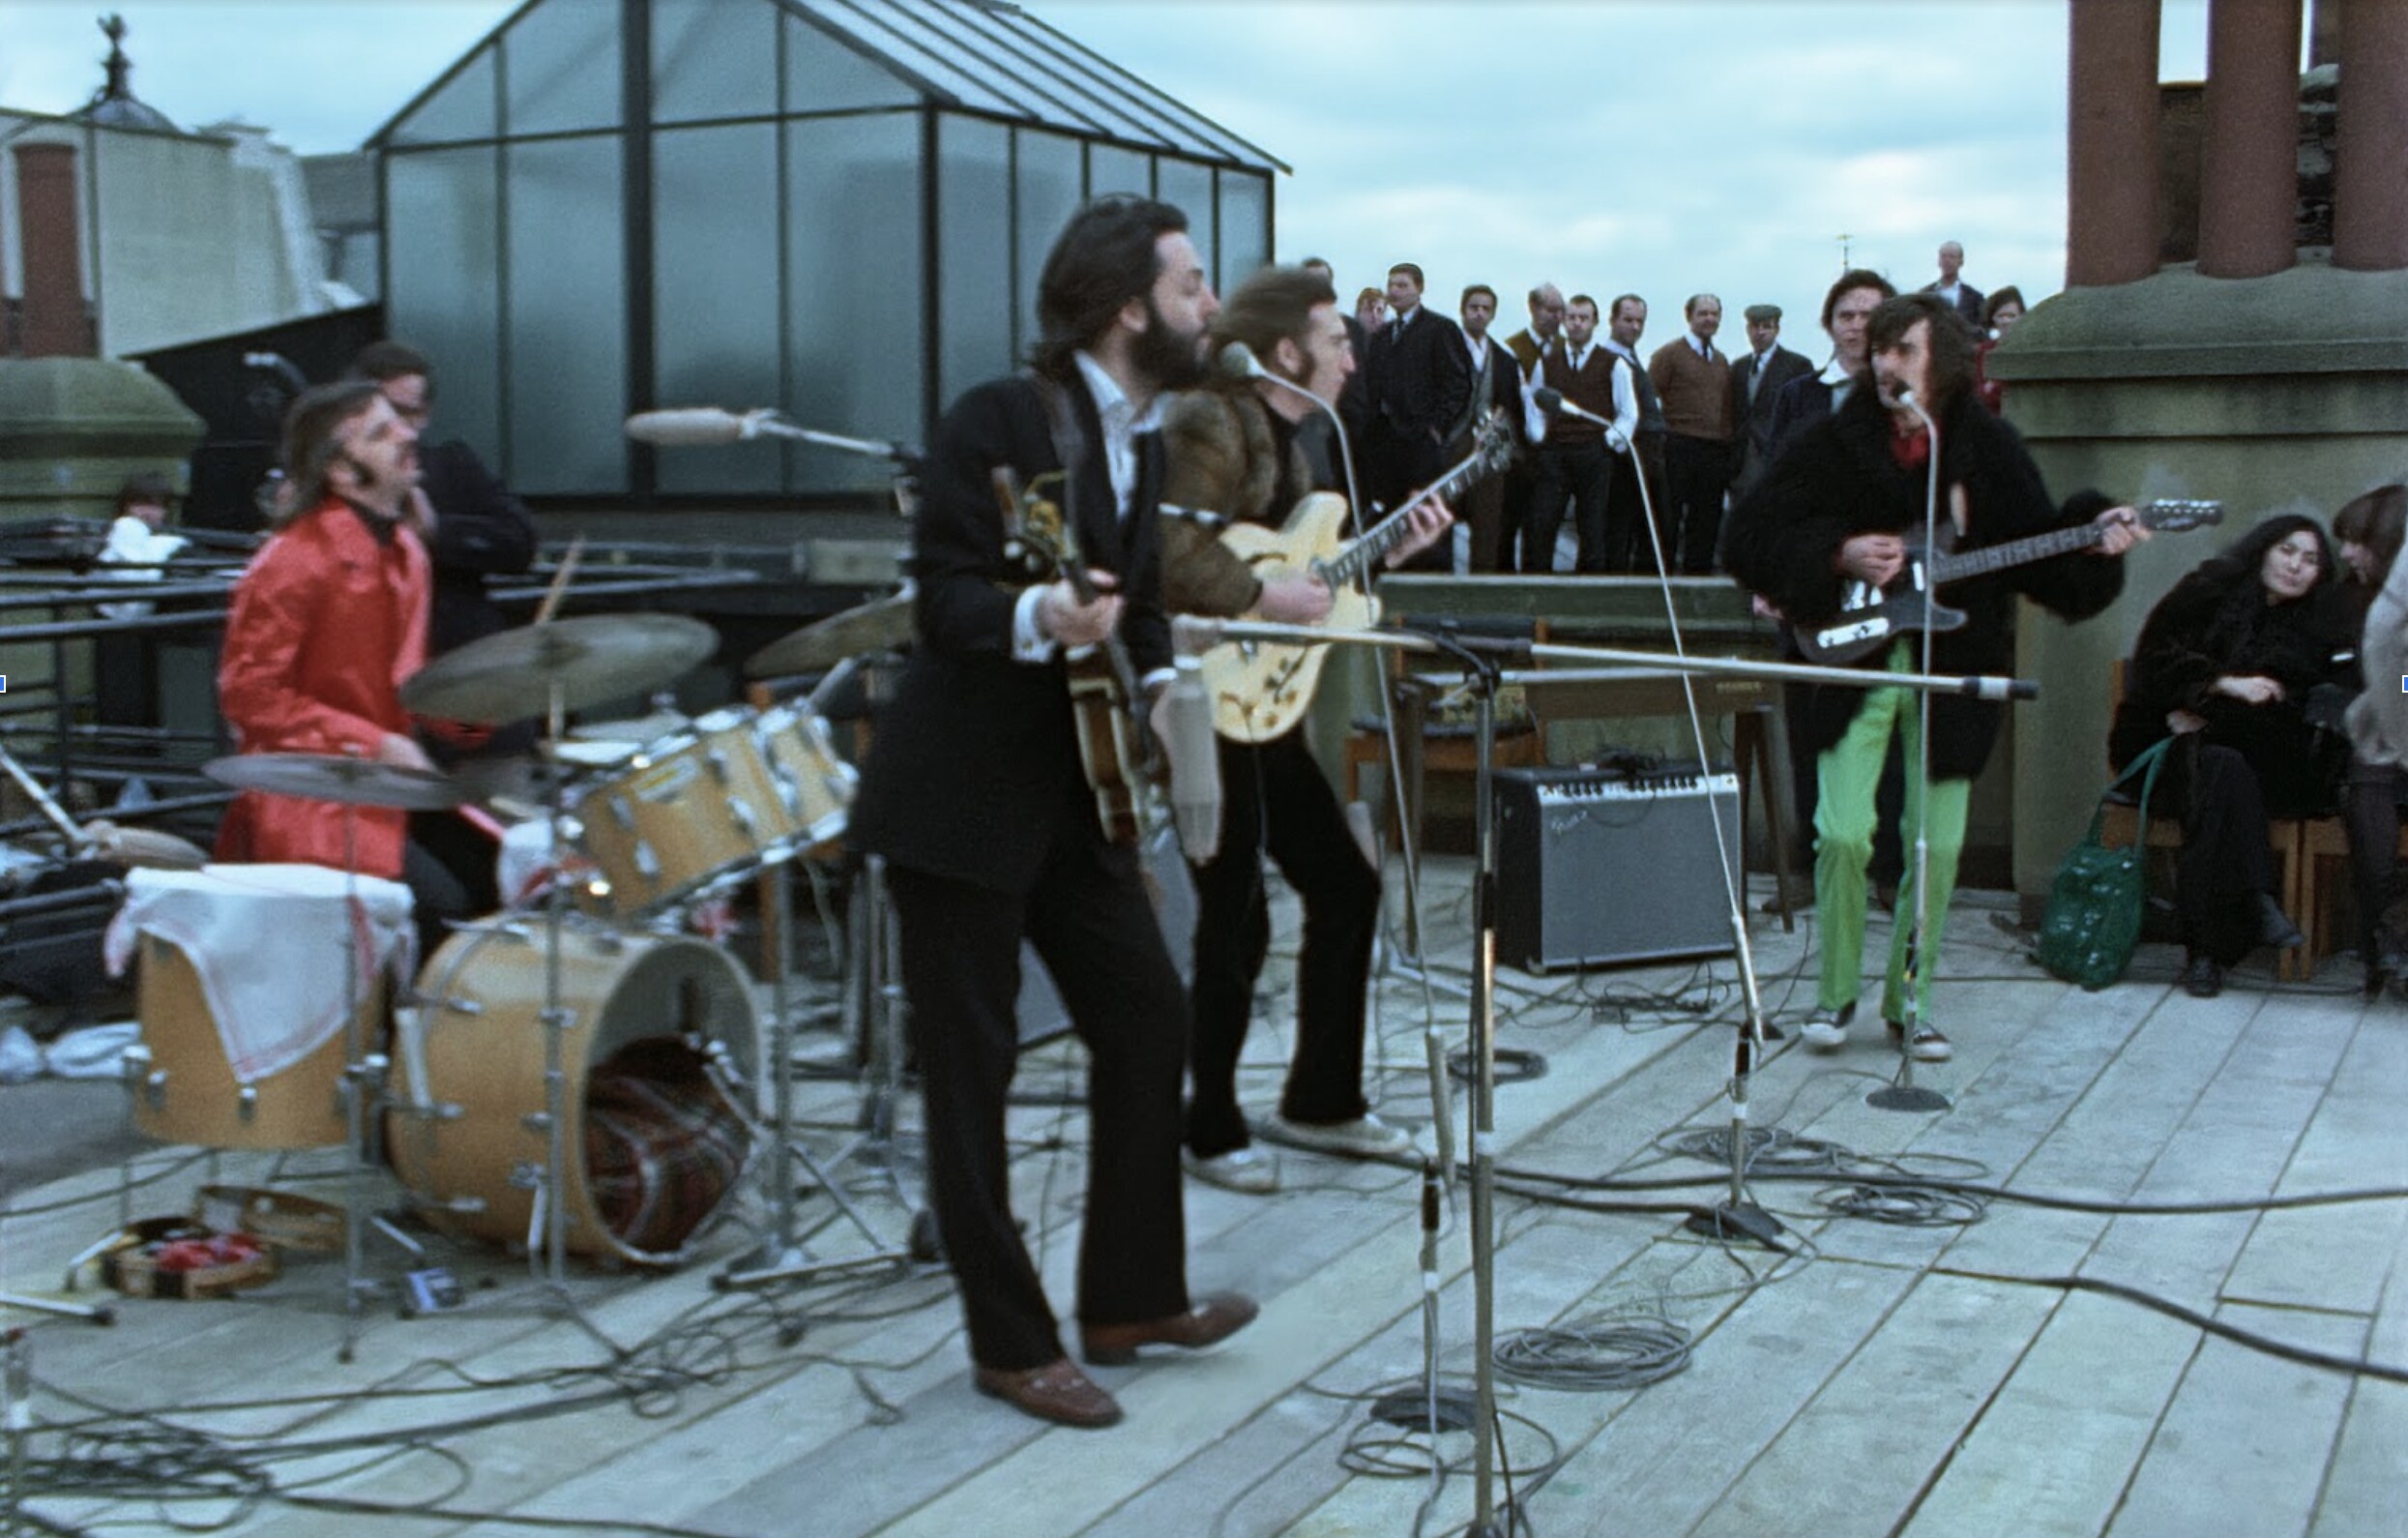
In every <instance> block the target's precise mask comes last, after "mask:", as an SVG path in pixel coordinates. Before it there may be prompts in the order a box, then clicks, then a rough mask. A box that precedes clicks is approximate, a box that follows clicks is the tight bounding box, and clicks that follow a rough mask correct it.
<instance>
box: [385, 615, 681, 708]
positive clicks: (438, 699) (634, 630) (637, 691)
mask: <svg viewBox="0 0 2408 1538" xmlns="http://www.w3.org/2000/svg"><path fill="white" fill-rule="evenodd" d="M718 649H719V633H718V632H717V631H715V630H713V629H712V628H711V627H710V626H708V625H705V624H704V623H703V622H702V621H700V620H698V619H689V618H688V617H686V616H685V615H683V614H580V615H578V616H577V617H576V618H574V619H556V620H553V621H551V622H549V623H548V624H543V625H525V626H521V627H520V628H518V629H517V630H506V631H503V632H501V633H500V634H498V635H493V636H485V637H483V638H481V639H478V640H473V641H470V642H469V643H468V644H467V645H465V646H462V647H460V648H459V649H458V650H457V651H454V652H447V653H445V654H444V655H443V656H441V657H438V658H436V659H435V660H434V661H433V662H431V663H428V664H427V665H426V666H424V667H422V668H420V669H419V670H418V671H417V672H415V673H413V674H411V675H410V677H409V679H408V680H407V681H406V682H405V683H403V684H402V686H401V703H402V704H404V705H406V706H408V707H409V708H410V709H411V710H414V711H416V712H417V713H418V714H420V715H422V716H432V717H435V718H437V719H439V720H443V721H461V722H469V723H472V724H474V725H486V726H495V725H502V724H503V723H505V722H513V721H527V720H531V719H533V718H534V717H537V716H541V715H543V714H544V713H545V712H546V710H547V709H548V708H549V706H550V700H551V691H552V688H553V686H555V685H557V686H558V688H559V691H560V706H561V708H562V709H563V710H582V709H584V708H586V707H587V706H589V705H599V704H601V703H602V701H604V700H608V699H619V698H622V697H624V696H626V695H641V694H646V693H648V692H650V691H652V690H655V689H658V688H660V687H661V685H663V684H666V683H669V682H671V681H673V680H675V679H676V678H677V677H678V676H679V675H681V674H683V673H685V672H686V671H687V670H688V669H690V668H691V667H693V666H695V665H697V664H699V663H700V662H702V660H703V659H704V658H706V657H709V656H710V655H711V654H712V653H713V652H714V651H717V650H718Z"/></svg>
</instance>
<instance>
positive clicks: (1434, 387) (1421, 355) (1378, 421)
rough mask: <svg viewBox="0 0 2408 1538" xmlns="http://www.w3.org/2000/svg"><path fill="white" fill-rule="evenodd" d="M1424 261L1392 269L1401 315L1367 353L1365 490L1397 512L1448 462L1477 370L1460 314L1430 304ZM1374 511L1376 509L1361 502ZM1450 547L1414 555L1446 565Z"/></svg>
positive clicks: (1358, 431) (1361, 431) (1362, 449)
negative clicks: (1451, 315)
mask: <svg viewBox="0 0 2408 1538" xmlns="http://www.w3.org/2000/svg"><path fill="white" fill-rule="evenodd" d="M1422 287H1423V279H1422V269H1421V268H1419V267H1417V266H1415V265H1414V264H1413V263H1411V262H1398V263H1397V264H1396V265H1395V266H1394V267H1392V268H1390V269H1389V270H1388V303H1389V308H1390V309H1392V310H1394V311H1395V319H1393V320H1391V321H1390V322H1389V323H1388V324H1387V325H1385V326H1383V327H1381V328H1380V329H1379V330H1378V331H1376V332H1373V333H1372V334H1371V341H1370V345H1369V346H1368V347H1367V348H1366V352H1365V358H1364V388H1363V397H1362V400H1361V404H1360V406H1359V407H1358V409H1359V410H1360V411H1361V412H1362V413H1363V418H1362V420H1360V421H1359V422H1355V423H1350V424H1349V427H1351V428H1352V429H1354V430H1355V443H1356V451H1357V453H1358V454H1359V455H1360V456H1361V460H1360V464H1359V468H1360V470H1361V472H1362V476H1363V494H1364V495H1365V496H1366V497H1368V498H1370V499H1371V500H1372V501H1374V502H1376V503H1378V504H1379V505H1380V506H1381V507H1383V508H1385V509H1387V510H1389V511H1390V512H1394V511H1395V509H1397V508H1400V507H1402V506H1403V505H1404V503H1405V499H1406V498H1407V497H1409V496H1411V495H1412V494H1413V493H1414V492H1415V491H1417V490H1419V489H1421V488H1424V487H1425V486H1427V485H1429V484H1430V483H1431V482H1433V481H1435V480H1437V479H1438V476H1439V473H1440V472H1441V471H1442V470H1444V469H1445V467H1446V447H1447V437H1448V435H1449V434H1450V433H1452V432H1453V431H1454V428H1455V424H1456V423H1458V422H1460V421H1461V420H1462V419H1463V407H1464V405H1465V403H1466V402H1467V401H1469V400H1470V399H1471V393H1472V374H1471V369H1470V366H1469V364H1468V362H1467V357H1468V355H1467V353H1466V352H1465V349H1464V346H1463V340H1462V338H1461V337H1459V336H1457V335H1456V333H1455V326H1454V321H1452V320H1449V319H1448V318H1447V317H1446V316H1444V315H1438V314H1432V313H1431V312H1430V311H1428V310H1427V309H1426V308H1424V305H1423V304H1422ZM1361 511H1362V512H1363V513H1364V515H1365V517H1366V519H1367V518H1369V515H1370V510H1369V509H1367V508H1366V509H1363V510H1361ZM1447 557H1448V550H1447V547H1446V546H1444V545H1436V546H1432V547H1430V548H1429V549H1428V550H1425V551H1424V552H1423V553H1422V555H1420V556H1417V557H1416V558H1415V560H1414V562H1413V564H1414V566H1415V567H1417V568H1424V569H1434V570H1438V571H1445V570H1446V569H1447V567H1448V564H1449V562H1448V559H1447Z"/></svg>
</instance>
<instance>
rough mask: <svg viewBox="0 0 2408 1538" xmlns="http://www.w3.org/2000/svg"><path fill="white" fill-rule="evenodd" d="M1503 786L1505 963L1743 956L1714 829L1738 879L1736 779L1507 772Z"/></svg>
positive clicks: (1689, 772) (1725, 774)
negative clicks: (1737, 943) (1734, 931)
mask: <svg viewBox="0 0 2408 1538" xmlns="http://www.w3.org/2000/svg"><path fill="white" fill-rule="evenodd" d="M1495 785H1496V832H1497V960H1499V961H1504V962H1506V963H1507V964H1509V965H1512V966H1517V967H1520V968H1521V969H1522V970H1524V971H1529V972H1543V971H1547V970H1549V969H1551V968H1557V967H1580V966H1610V965H1614V964H1617V963H1621V962H1628V961H1661V960H1664V959H1666V958H1670V957H1686V956H1714V955H1729V954H1731V953H1732V951H1733V950H1734V948H1735V947H1734V946H1733V944H1732V940H1731V921H1730V900H1729V898H1728V897H1727V896H1726V894H1725V892H1724V889H1723V885H1722V879H1721V877H1720V876H1719V875H1718V874H1717V873H1716V872H1715V859H1716V853H1715V850H1716V844H1715V835H1714V828H1715V822H1716V821H1719V822H1720V824H1721V827H1722V843H1721V847H1722V848H1723V849H1724V850H1725V851H1727V853H1728V856H1729V861H1730V867H1729V868H1730V876H1731V880H1732V882H1733V883H1734V884H1736V883H1737V882H1738V881H1739V879H1740V846H1739V777H1738V776H1737V775H1735V774H1732V773H1731V772H1729V771H1728V770H1726V769H1718V770H1716V771H1715V772H1713V773H1711V774H1699V773H1698V772H1697V771H1696V770H1695V769H1694V768H1693V767H1690V766H1686V765H1676V766H1674V767H1673V768H1671V769H1670V770H1667V771H1665V772H1662V773H1656V774H1648V775H1630V774H1626V773H1622V772H1620V771H1615V770H1601V769H1500V770H1498V771H1497V772H1496V779H1495ZM1743 890H1744V889H1743Z"/></svg>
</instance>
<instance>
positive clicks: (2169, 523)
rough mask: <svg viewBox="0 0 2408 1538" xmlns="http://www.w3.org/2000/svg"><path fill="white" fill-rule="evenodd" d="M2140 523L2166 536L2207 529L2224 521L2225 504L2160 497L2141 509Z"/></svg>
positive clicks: (2144, 504)
mask: <svg viewBox="0 0 2408 1538" xmlns="http://www.w3.org/2000/svg"><path fill="white" fill-rule="evenodd" d="M2139 511H2140V521H2141V522H2142V523H2143V524H2145V525H2147V526H2148V527H2150V528H2153V529H2157V530H2158V531H2160V532H2162V533H2166V534H2180V533H2182V532H2183V531H2185V530H2186V529H2199V528H2206V527H2209V526H2210V525H2212V524H2217V523H2221V522H2223V521H2224V504H2223V503H2221V502H2214V501H2201V500H2185V499H2181V498H2174V497H2159V498H2158V499H2157V500H2156V501H2154V502H2146V503H2143V504H2142V505H2141V507H2140V510H2139Z"/></svg>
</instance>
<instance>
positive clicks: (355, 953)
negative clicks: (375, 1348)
mask: <svg viewBox="0 0 2408 1538" xmlns="http://www.w3.org/2000/svg"><path fill="white" fill-rule="evenodd" d="M342 886H343V899H342V905H343V935H342V996H343V1071H342V1087H341V1089H340V1090H339V1091H338V1093H339V1094H340V1095H341V1096H342V1103H343V1162H344V1167H345V1168H344V1170H343V1202H342V1271H343V1277H342V1296H343V1330H342V1344H341V1345H340V1346H337V1347H336V1349H335V1359H336V1360H337V1361H338V1362H349V1361H352V1360H354V1359H355V1358H356V1357H357V1356H358V1355H359V1348H360V1319H361V1316H362V1314H363V1313H364V1312H365V1310H366V1306H367V1300H368V1299H370V1298H372V1297H374V1296H376V1294H378V1293H379V1292H381V1291H383V1290H384V1284H383V1283H382V1282H380V1281H377V1280H376V1279H375V1278H373V1277H370V1276H369V1275H368V1274H367V1235H368V1232H369V1230H370V1229H373V1230H374V1231H375V1232H376V1233H377V1234H378V1235H380V1236H381V1237H383V1238H384V1239H386V1240H387V1241H388V1242H390V1243H391V1244H393V1245H395V1246H396V1248H398V1249H400V1250H401V1251H402V1252H403V1253H404V1254H406V1255H408V1256H409V1257H411V1258H413V1259H417V1258H421V1257H424V1256H425V1255H426V1249H425V1248H424V1247H423V1246H421V1245H420V1244H419V1242H418V1241H417V1240H415V1239H413V1238H411V1237H410V1236H409V1235H408V1234H406V1233H403V1232H402V1231H401V1230H400V1229H399V1228H396V1227H394V1226H393V1225H392V1224H391V1223H388V1222H387V1221H385V1219H384V1217H383V1216H382V1215H381V1214H379V1213H377V1212H376V1211H374V1210H373V1208H374V1204H375V1194H374V1192H373V1191H372V1190H371V1189H370V1186H371V1183H372V1182H373V1180H374V1179H375V1173H376V1169H375V1163H374V1160H373V1158H372V1157H371V1150H370V1147H369V1139H371V1138H372V1137H373V1136H374V1135H375V1129H376V1122H375V1118H374V1117H372V1116H371V1115H370V1114H369V1112H370V1109H371V1108H372V1106H373V1105H374V1104H375V1103H378V1102H380V1101H381V1098H382V1096H383V1094H384V1088H385V1076H386V1072H387V1070H388V1069H389V1068H390V1067H391V1060H390V1059H388V1058H387V1057H386V1056H385V1054H384V1053H382V1052H377V1051H370V1050H368V1047H369V1044H368V1039H367V1023H366V1021H364V1020H362V1019H361V1018H360V1017H361V1013H362V1009H363V1006H364V1005H365V1004H366V1002H367V997H366V995H367V980H366V979H365V978H364V977H363V976H362V975H361V972H362V967H361V955H360V953H361V951H362V949H363V948H364V947H366V946H367V944H368V943H369V941H370V939H371V938H372V937H373V935H374V930H373V929H372V928H371V927H370V926H369V924H368V922H367V909H366V908H365V907H364V906H363V905H362V903H361V902H360V843H359V809H358V808H357V807H355V806H353V805H352V804H351V803H350V802H347V801H346V802H344V803H343V804H342Z"/></svg>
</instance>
